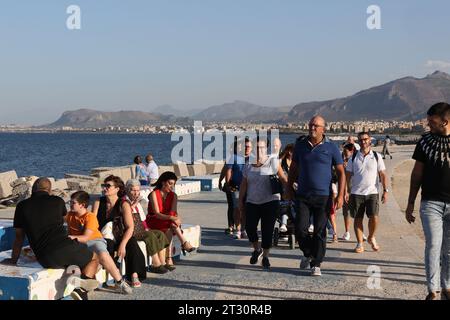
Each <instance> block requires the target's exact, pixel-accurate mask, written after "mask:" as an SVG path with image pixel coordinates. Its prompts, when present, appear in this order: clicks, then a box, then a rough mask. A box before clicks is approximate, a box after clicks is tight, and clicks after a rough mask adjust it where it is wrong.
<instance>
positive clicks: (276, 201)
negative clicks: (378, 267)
mask: <svg viewBox="0 0 450 320" xmlns="http://www.w3.org/2000/svg"><path fill="white" fill-rule="evenodd" d="M325 127H326V124H325V120H324V119H323V118H322V117H320V116H315V117H314V118H312V119H311V120H310V122H309V135H308V136H302V137H300V138H298V139H297V141H296V143H295V145H288V146H286V148H285V150H284V151H283V153H282V155H281V157H279V151H280V149H281V141H279V139H274V141H273V146H272V149H273V153H272V154H270V153H268V147H269V145H268V142H267V141H266V140H265V139H261V138H260V137H257V139H256V140H255V141H254V143H255V147H256V151H255V152H254V153H255V161H253V162H254V163H253V162H249V159H250V156H251V151H252V141H250V140H249V139H246V140H245V141H244V146H245V151H244V155H245V157H242V156H240V155H239V152H242V150H241V149H240V147H239V143H238V142H237V141H236V142H235V144H234V154H233V157H232V158H230V161H229V162H231V163H227V164H226V165H225V166H224V169H223V170H222V175H221V181H222V180H225V185H224V186H220V187H221V189H222V190H224V191H226V192H227V198H228V199H229V200H228V204H229V211H228V224H229V228H228V229H227V230H228V233H231V232H232V230H233V228H235V229H234V230H235V231H236V233H235V234H236V235H237V236H236V238H242V234H243V232H242V229H244V230H245V231H246V234H247V236H248V240H249V242H251V244H252V246H253V252H252V255H251V258H250V263H251V264H256V263H257V262H258V260H259V259H260V258H261V257H262V261H261V263H262V266H263V267H264V268H265V269H269V268H270V261H269V252H270V247H271V245H272V237H273V231H274V226H275V223H276V221H277V219H279V222H280V231H281V232H285V231H287V227H286V225H287V221H288V217H287V215H280V201H290V202H291V203H292V204H293V205H294V209H295V210H294V212H295V217H292V218H293V222H294V225H295V236H296V239H297V241H298V243H299V247H300V250H301V251H302V253H303V256H302V258H301V262H300V268H301V269H306V268H310V269H311V274H312V275H314V276H320V275H321V269H320V268H321V264H322V262H323V260H324V257H325V253H326V245H327V225H328V224H330V223H331V226H334V227H331V229H332V232H333V235H334V237H335V238H336V240H337V231H336V226H335V225H336V223H335V218H334V216H333V214H334V213H335V212H336V211H337V210H339V209H340V208H342V207H343V206H344V209H345V210H344V215H345V217H346V219H345V220H346V233H345V234H344V238H347V240H350V227H351V226H350V225H351V218H350V217H353V218H354V219H355V223H354V229H355V234H356V238H357V240H358V243H357V246H356V248H355V252H357V253H361V252H363V251H364V247H363V237H365V236H364V234H363V217H364V215H367V216H368V218H369V228H368V229H369V236H368V238H367V241H368V243H369V244H370V245H371V247H372V249H373V250H374V251H379V250H380V246H379V245H378V243H377V241H376V238H375V232H376V229H377V226H378V213H379V212H378V211H379V203H378V197H379V195H378V189H379V181H381V185H382V186H383V195H382V202H385V200H386V198H387V192H388V188H387V185H386V183H387V182H386V176H385V172H384V171H385V167H384V163H383V159H382V157H381V156H380V155H378V154H377V153H375V152H373V151H372V149H371V137H370V134H369V133H368V132H362V133H360V134H359V135H358V143H357V142H355V141H354V140H353V139H352V138H349V140H348V141H346V143H345V145H344V148H343V152H342V154H341V152H340V150H339V148H338V147H337V146H336V145H335V144H334V143H333V142H331V141H330V140H329V139H328V138H327V137H326V136H325ZM357 148H358V149H357ZM357 150H359V151H357ZM333 174H334V176H335V177H333ZM276 183H278V184H279V185H280V188H278V189H277V190H276V188H275V187H274V184H276ZM333 185H334V186H335V188H332V186H333ZM236 202H238V206H236ZM230 208H233V209H232V210H234V212H235V214H234V215H233V217H234V220H233V219H232V218H231V214H230V211H231V210H230ZM236 212H238V213H239V215H238V214H236ZM242 216H245V219H242ZM237 217H239V220H236V218H237ZM242 221H245V226H243V225H244V223H242ZM259 223H261V240H262V241H261V243H260V242H259V239H258V233H257V226H258V224H259ZM311 224H312V225H311Z"/></svg>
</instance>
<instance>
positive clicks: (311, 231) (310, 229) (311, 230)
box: [308, 224, 314, 233]
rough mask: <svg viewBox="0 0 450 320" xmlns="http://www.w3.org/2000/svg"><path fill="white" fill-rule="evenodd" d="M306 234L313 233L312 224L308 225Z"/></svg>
mask: <svg viewBox="0 0 450 320" xmlns="http://www.w3.org/2000/svg"><path fill="white" fill-rule="evenodd" d="M308 232H309V233H313V232H314V225H313V224H310V225H309V228H308Z"/></svg>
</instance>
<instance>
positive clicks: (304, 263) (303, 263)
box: [300, 257, 311, 270]
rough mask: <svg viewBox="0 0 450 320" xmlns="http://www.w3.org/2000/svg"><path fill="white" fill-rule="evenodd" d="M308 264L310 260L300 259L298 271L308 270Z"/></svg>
mask: <svg viewBox="0 0 450 320" xmlns="http://www.w3.org/2000/svg"><path fill="white" fill-rule="evenodd" d="M310 263H311V258H307V257H302V259H301V260H300V269H302V270H304V269H308V268H309V267H310Z"/></svg>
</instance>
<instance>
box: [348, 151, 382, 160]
mask: <svg viewBox="0 0 450 320" xmlns="http://www.w3.org/2000/svg"><path fill="white" fill-rule="evenodd" d="M358 152H359V151H356V152H355V153H353V155H352V162H355V158H356V154H357V153H358ZM373 156H374V157H375V160H377V163H378V152H376V151H374V152H373Z"/></svg>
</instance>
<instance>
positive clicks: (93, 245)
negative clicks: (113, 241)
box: [86, 238, 108, 254]
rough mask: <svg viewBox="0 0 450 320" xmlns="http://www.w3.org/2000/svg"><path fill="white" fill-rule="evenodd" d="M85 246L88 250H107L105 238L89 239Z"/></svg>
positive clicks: (98, 252)
mask: <svg viewBox="0 0 450 320" xmlns="http://www.w3.org/2000/svg"><path fill="white" fill-rule="evenodd" d="M86 245H87V247H88V249H89V250H91V251H93V252H95V253H97V254H100V253H102V252H108V248H107V245H106V240H105V239H103V238H99V239H94V240H89V241H88V242H87V243H86Z"/></svg>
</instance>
